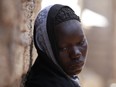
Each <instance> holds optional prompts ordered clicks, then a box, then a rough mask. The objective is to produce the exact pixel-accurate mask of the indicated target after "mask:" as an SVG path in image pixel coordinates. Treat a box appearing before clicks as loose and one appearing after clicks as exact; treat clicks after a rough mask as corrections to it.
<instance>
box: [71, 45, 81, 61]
mask: <svg viewBox="0 0 116 87" xmlns="http://www.w3.org/2000/svg"><path fill="white" fill-rule="evenodd" d="M81 55H82V54H81V52H80V50H79V48H78V47H77V46H74V47H72V48H71V50H70V57H71V58H73V59H77V58H80V56H81Z"/></svg>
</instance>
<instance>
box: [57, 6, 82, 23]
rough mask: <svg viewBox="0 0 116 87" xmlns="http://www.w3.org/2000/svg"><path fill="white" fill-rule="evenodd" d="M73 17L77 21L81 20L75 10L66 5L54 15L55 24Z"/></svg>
mask: <svg viewBox="0 0 116 87" xmlns="http://www.w3.org/2000/svg"><path fill="white" fill-rule="evenodd" d="M72 19H75V20H77V21H79V22H81V20H80V18H79V16H77V15H76V14H75V12H74V11H73V10H72V9H71V8H70V7H68V6H65V7H62V8H61V9H60V10H59V11H58V13H57V15H56V17H55V25H58V24H60V23H62V22H64V21H68V20H72Z"/></svg>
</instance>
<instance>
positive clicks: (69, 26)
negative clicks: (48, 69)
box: [55, 20, 87, 76]
mask: <svg viewBox="0 0 116 87" xmlns="http://www.w3.org/2000/svg"><path fill="white" fill-rule="evenodd" d="M55 35H56V40H57V43H58V55H59V56H58V59H57V61H58V63H59V65H60V66H61V67H62V69H63V70H64V71H65V72H66V73H67V74H68V75H69V76H72V75H75V74H79V73H80V72H81V70H82V67H83V65H84V63H85V60H86V53H87V40H86V37H85V35H84V33H83V30H82V27H81V24H80V22H78V21H77V20H69V21H66V22H63V23H60V24H58V25H57V26H55Z"/></svg>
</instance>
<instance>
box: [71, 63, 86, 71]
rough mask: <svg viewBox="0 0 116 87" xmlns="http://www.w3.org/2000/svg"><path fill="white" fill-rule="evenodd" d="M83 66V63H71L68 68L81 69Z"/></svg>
mask: <svg viewBox="0 0 116 87" xmlns="http://www.w3.org/2000/svg"><path fill="white" fill-rule="evenodd" d="M83 65H84V62H78V63H73V64H72V65H71V66H70V69H76V68H77V69H80V68H82V66H83Z"/></svg>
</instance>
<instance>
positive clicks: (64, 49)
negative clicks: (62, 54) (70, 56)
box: [60, 47, 68, 51]
mask: <svg viewBox="0 0 116 87" xmlns="http://www.w3.org/2000/svg"><path fill="white" fill-rule="evenodd" d="M60 50H62V51H67V50H68V48H67V47H64V48H60Z"/></svg>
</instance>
